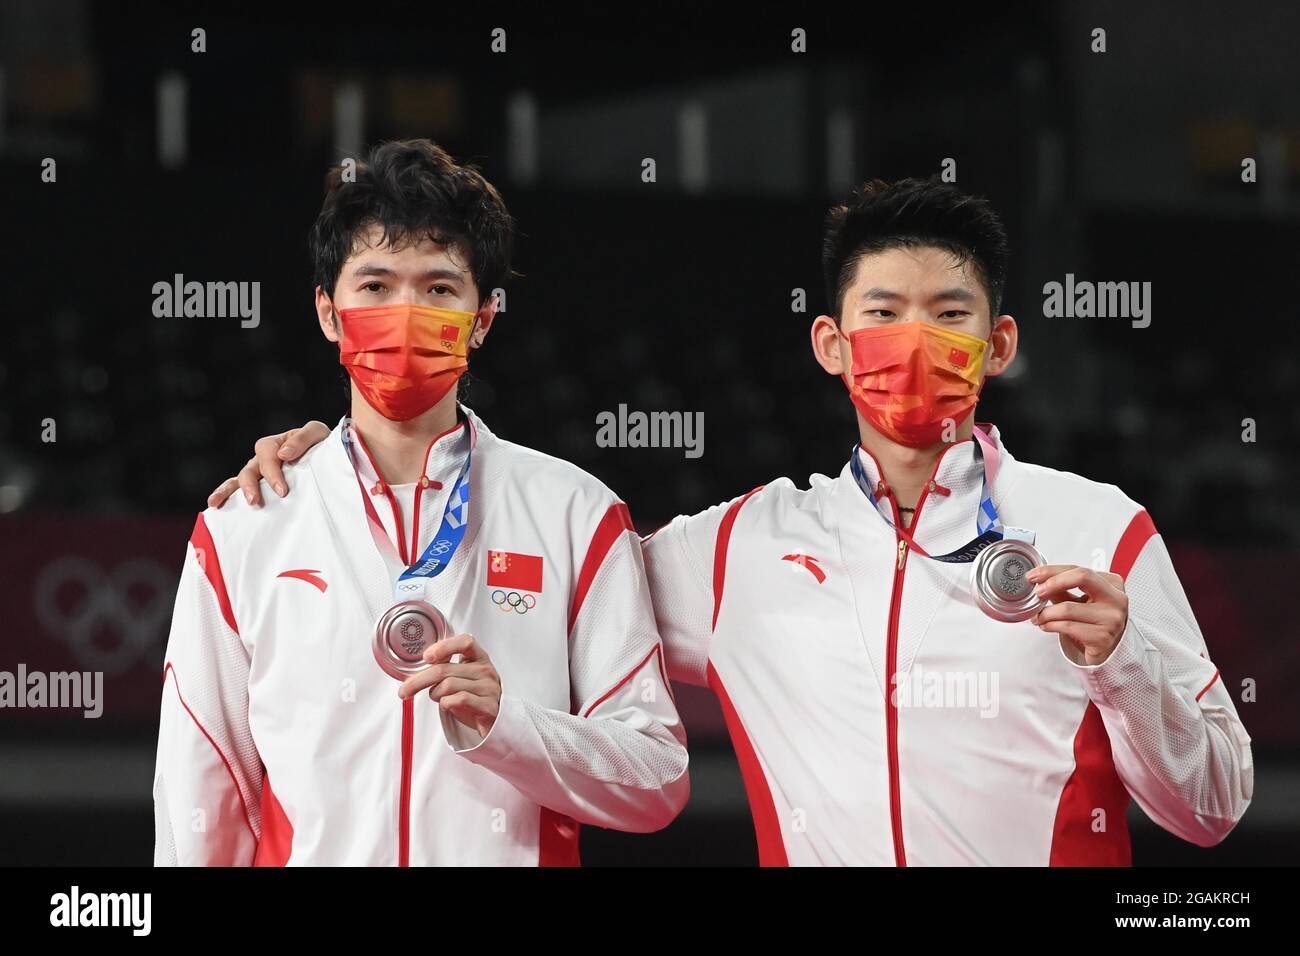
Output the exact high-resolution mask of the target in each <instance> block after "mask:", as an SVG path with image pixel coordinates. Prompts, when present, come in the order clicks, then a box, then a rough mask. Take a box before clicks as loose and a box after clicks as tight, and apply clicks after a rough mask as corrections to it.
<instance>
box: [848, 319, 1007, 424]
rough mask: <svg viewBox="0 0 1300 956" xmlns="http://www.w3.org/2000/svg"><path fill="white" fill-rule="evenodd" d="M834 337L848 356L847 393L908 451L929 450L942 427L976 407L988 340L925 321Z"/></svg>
mask: <svg viewBox="0 0 1300 956" xmlns="http://www.w3.org/2000/svg"><path fill="white" fill-rule="evenodd" d="M840 334H841V335H842V336H843V337H844V338H845V339H846V340H847V341H848V343H849V349H850V350H851V352H852V355H853V366H852V374H851V375H850V376H845V378H844V384H845V385H846V386H848V389H849V396H850V397H851V398H852V399H853V404H854V405H855V406H856V407H857V409H858V411H859V412H861V414H862V417H863V418H865V419H866V420H867V422H868V423H869V424H870V425H871V427H872V428H874V429H875V430H876V431H878V432H880V434H882V435H884V436H885V437H887V438H890V439H892V440H893V441H896V442H898V443H899V444H900V445H907V446H908V447H910V448H924V447H926V446H928V445H934V444H936V443H938V442H939V441H940V440H941V439H942V438H943V434H944V428H945V427H955V426H956V425H959V424H961V423H962V422H963V421H964V420H965V419H966V417H967V416H968V415H970V413H971V412H972V411H973V410H974V409H975V403H976V402H977V401H978V400H979V393H980V389H981V388H982V387H983V381H982V378H981V375H980V372H981V371H982V370H983V368H984V353H985V352H986V351H987V349H988V345H989V339H981V338H977V337H976V336H974V335H967V334H966V333H964V332H955V331H953V330H952V329H944V328H940V327H939V326H937V325H935V324H933V323H932V322H902V323H899V324H897V325H882V326H874V327H870V328H865V329H855V330H854V331H853V332H850V333H849V334H848V335H844V333H843V332H841V333H840ZM950 423H951V424H950Z"/></svg>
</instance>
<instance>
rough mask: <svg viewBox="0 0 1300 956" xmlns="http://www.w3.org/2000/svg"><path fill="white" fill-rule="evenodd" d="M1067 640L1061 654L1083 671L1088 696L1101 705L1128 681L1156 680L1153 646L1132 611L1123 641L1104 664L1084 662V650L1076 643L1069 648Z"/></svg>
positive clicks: (1133, 682) (1132, 682)
mask: <svg viewBox="0 0 1300 956" xmlns="http://www.w3.org/2000/svg"><path fill="white" fill-rule="evenodd" d="M1067 643H1068V642H1067V641H1065V640H1060V647H1061V654H1062V656H1064V657H1065V659H1066V660H1067V661H1069V662H1070V666H1071V667H1073V668H1074V670H1075V673H1077V674H1078V675H1079V679H1080V681H1082V682H1083V687H1084V690H1086V691H1087V692H1088V696H1089V697H1090V698H1091V699H1092V700H1093V702H1094V703H1096V704H1098V705H1101V704H1110V702H1111V697H1112V695H1113V694H1114V692H1115V691H1117V690H1119V689H1120V688H1121V687H1123V686H1125V685H1129V686H1132V685H1133V684H1135V683H1137V684H1150V683H1151V682H1152V675H1151V673H1150V671H1149V670H1148V669H1147V664H1146V660H1147V655H1148V654H1150V653H1152V651H1153V648H1152V647H1151V644H1150V643H1148V641H1147V639H1146V638H1145V637H1143V636H1142V629H1141V628H1140V627H1138V625H1137V622H1136V621H1134V620H1133V617H1132V616H1131V615H1130V617H1129V619H1128V623H1127V624H1125V625H1124V633H1123V634H1121V635H1120V638H1119V641H1118V642H1117V643H1116V644H1115V647H1114V649H1113V650H1112V651H1111V652H1110V657H1108V658H1106V659H1105V660H1104V661H1102V662H1101V663H1100V664H1084V663H1082V661H1083V652H1081V651H1079V650H1077V649H1076V648H1074V646H1073V645H1071V646H1070V648H1069V650H1067V649H1066V644H1067Z"/></svg>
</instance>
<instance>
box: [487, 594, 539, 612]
mask: <svg viewBox="0 0 1300 956" xmlns="http://www.w3.org/2000/svg"><path fill="white" fill-rule="evenodd" d="M492 603H493V604H495V605H496V606H497V607H499V608H500V609H501V610H502V611H514V612H515V613H516V614H527V613H528V612H529V611H531V610H532V609H533V608H535V607H536V606H537V598H536V597H534V596H533V595H531V594H520V593H519V592H518V591H502V590H501V589H500V588H498V589H497V590H495V591H493V592H492Z"/></svg>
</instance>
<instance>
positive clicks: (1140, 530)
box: [1110, 511, 1156, 578]
mask: <svg viewBox="0 0 1300 956" xmlns="http://www.w3.org/2000/svg"><path fill="white" fill-rule="evenodd" d="M1155 533H1156V525H1155V522H1154V521H1152V520H1151V516H1150V515H1149V514H1147V513H1146V512H1145V511H1139V512H1138V513H1137V514H1135V515H1134V516H1133V518H1132V520H1131V521H1129V523H1128V527H1127V528H1125V529H1124V533H1123V534H1122V535H1120V538H1119V544H1117V545H1115V556H1114V557H1113V558H1112V559H1111V562H1110V569H1111V570H1112V571H1113V572H1115V573H1116V574H1118V575H1119V576H1120V577H1121V578H1127V577H1128V573H1129V572H1130V571H1132V570H1133V563H1134V562H1135V561H1137V556H1138V555H1139V554H1141V553H1142V548H1143V547H1144V546H1145V545H1146V543H1147V542H1148V541H1150V540H1151V538H1152V537H1153V536H1154V535H1155Z"/></svg>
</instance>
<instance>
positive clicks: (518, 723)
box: [438, 692, 528, 765]
mask: <svg viewBox="0 0 1300 956" xmlns="http://www.w3.org/2000/svg"><path fill="white" fill-rule="evenodd" d="M438 716H439V718H440V719H441V720H442V731H443V735H444V736H445V737H446V738H447V746H448V747H450V748H451V749H452V750H453V751H454V752H456V753H458V754H460V755H461V756H462V757H464V758H465V759H466V760H469V761H471V762H473V763H476V764H484V765H487V764H492V763H495V762H497V761H500V760H505V759H507V758H508V757H509V756H510V755H511V754H513V753H514V750H515V743H516V742H517V741H518V740H519V739H520V728H521V727H522V726H523V725H524V724H526V723H527V721H528V717H527V715H526V714H525V713H524V702H523V701H522V700H520V699H519V698H518V697H515V696H513V695H510V694H506V693H504V692H503V693H502V694H501V701H500V703H499V704H498V706H497V719H496V720H495V721H493V722H492V727H491V728H490V729H489V730H488V732H487V736H485V737H481V736H479V733H478V731H477V730H475V729H474V728H473V727H466V726H465V725H464V724H462V723H461V722H460V721H459V720H457V719H456V718H455V717H453V716H452V715H451V714H449V713H447V712H446V711H444V710H442V709H441V708H439V713H438Z"/></svg>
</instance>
